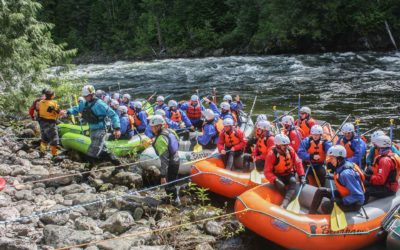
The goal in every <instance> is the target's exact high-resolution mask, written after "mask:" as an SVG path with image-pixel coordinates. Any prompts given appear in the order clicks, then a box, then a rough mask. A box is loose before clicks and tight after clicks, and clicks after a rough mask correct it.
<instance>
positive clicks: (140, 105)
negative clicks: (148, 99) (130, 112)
mask: <svg viewBox="0 0 400 250" xmlns="http://www.w3.org/2000/svg"><path fill="white" fill-rule="evenodd" d="M133 107H134V108H135V109H141V108H142V103H141V102H134V103H133Z"/></svg>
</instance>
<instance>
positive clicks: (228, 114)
mask: <svg viewBox="0 0 400 250" xmlns="http://www.w3.org/2000/svg"><path fill="white" fill-rule="evenodd" d="M210 109H211V110H212V111H213V112H214V114H215V115H216V116H218V117H219V118H221V119H222V120H223V119H225V118H231V119H232V120H234V118H233V116H232V114H231V112H226V113H221V111H220V110H219V109H218V107H217V105H215V103H213V102H210Z"/></svg>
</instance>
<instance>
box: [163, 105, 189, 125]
mask: <svg viewBox="0 0 400 250" xmlns="http://www.w3.org/2000/svg"><path fill="white" fill-rule="evenodd" d="M177 111H178V112H179V113H180V114H181V118H182V121H183V122H184V123H185V126H186V127H187V128H189V127H191V126H192V123H191V122H190V120H189V118H188V117H187V115H186V113H185V112H183V111H182V110H179V109H178V110H177ZM165 116H166V117H167V118H168V119H171V116H172V112H171V111H170V110H167V111H166V112H165Z"/></svg>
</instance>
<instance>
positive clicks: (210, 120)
mask: <svg viewBox="0 0 400 250" xmlns="http://www.w3.org/2000/svg"><path fill="white" fill-rule="evenodd" d="M203 116H204V119H205V120H204V123H203V134H202V135H200V136H199V137H198V138H197V141H198V142H199V144H201V145H202V146H203V148H204V149H214V148H215V147H216V146H217V143H218V136H219V133H218V131H217V128H216V127H215V123H216V121H215V114H214V112H213V111H212V110H211V109H206V110H204V111H203Z"/></svg>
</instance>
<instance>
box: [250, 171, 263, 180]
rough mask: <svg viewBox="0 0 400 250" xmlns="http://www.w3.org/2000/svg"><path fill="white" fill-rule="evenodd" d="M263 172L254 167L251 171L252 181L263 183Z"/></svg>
mask: <svg viewBox="0 0 400 250" xmlns="http://www.w3.org/2000/svg"><path fill="white" fill-rule="evenodd" d="M261 179H262V178H261V174H260V173H259V172H258V171H257V169H256V168H254V169H253V170H252V171H251V172H250V181H251V182H253V183H256V184H261Z"/></svg>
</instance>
